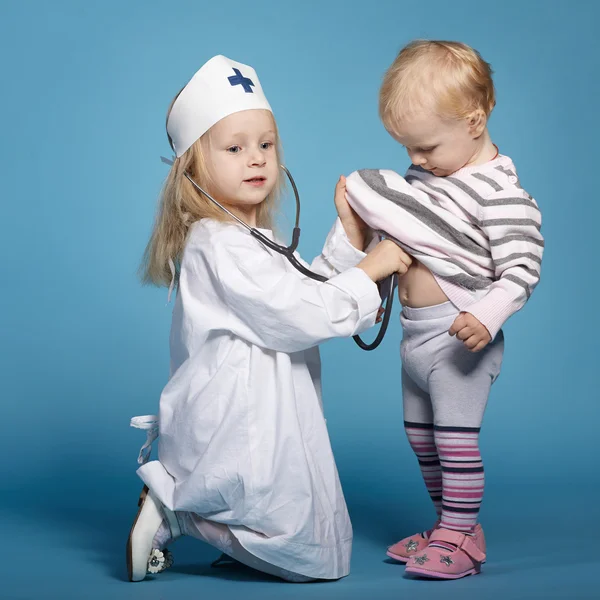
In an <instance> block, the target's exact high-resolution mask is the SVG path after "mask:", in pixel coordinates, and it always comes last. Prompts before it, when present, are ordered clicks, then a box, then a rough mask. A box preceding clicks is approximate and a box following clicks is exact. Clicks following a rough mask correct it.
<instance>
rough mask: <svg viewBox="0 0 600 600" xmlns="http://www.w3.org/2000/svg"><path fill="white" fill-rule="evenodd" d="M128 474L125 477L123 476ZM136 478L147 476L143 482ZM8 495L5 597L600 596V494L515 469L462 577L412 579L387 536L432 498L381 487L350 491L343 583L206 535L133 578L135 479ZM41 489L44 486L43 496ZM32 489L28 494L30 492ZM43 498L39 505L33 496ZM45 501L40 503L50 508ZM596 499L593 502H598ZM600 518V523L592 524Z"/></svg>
mask: <svg viewBox="0 0 600 600" xmlns="http://www.w3.org/2000/svg"><path fill="white" fill-rule="evenodd" d="M119 485H120V484H119ZM133 485H135V486H136V488H137V482H133ZM46 489H47V490H48V491H47V494H46V498H47V501H45V502H44V501H43V498H42V497H41V496H40V490H37V491H36V490H30V491H29V492H28V494H27V495H26V496H23V494H22V493H19V494H16V493H15V494H14V495H13V496H12V497H11V496H10V495H9V496H5V500H6V503H5V504H6V506H5V507H3V510H2V513H3V515H4V517H5V518H3V522H4V527H3V531H4V540H5V552H6V554H5V556H4V558H3V561H2V562H3V563H4V564H3V568H2V569H1V571H2V573H3V574H2V584H1V588H0V598H2V599H3V600H34V599H35V600H38V599H39V600H45V599H48V600H51V599H54V598H57V599H61V600H71V599H73V600H95V599H101V600H109V599H110V600H119V599H131V600H135V599H137V598H140V599H144V600H167V599H171V598H173V599H175V598H177V599H185V598H198V599H200V598H202V599H205V598H237V599H239V600H251V599H253V598H281V597H282V595H283V594H285V595H286V597H288V598H307V599H312V598H319V599H320V598H324V599H327V598H344V599H345V600H351V599H353V598H357V599H358V598H360V599H365V598H367V599H369V600H379V599H381V600H384V599H387V598H390V599H392V598H393V599H394V600H398V599H400V598H403V597H407V598H416V597H418V598H436V597H438V593H442V592H443V596H440V597H443V598H444V600H447V599H452V598H464V593H465V592H467V593H468V594H469V598H481V599H494V598H503V599H505V600H517V599H521V598H527V599H529V598H542V599H545V600H550V599H554V598H556V599H561V600H562V599H564V600H571V599H592V598H594V599H596V600H597V599H598V598H600V593H599V592H598V591H597V589H596V580H597V577H598V573H600V561H599V560H598V555H599V553H598V544H597V539H598V533H599V531H598V525H597V519H596V520H594V511H595V512H596V517H597V506H598V505H597V502H596V500H597V499H596V498H595V496H594V493H593V489H592V488H589V489H583V488H577V487H576V486H571V485H567V484H565V483H563V484H561V485H554V484H550V483H549V482H546V483H543V484H538V485H528V486H524V485H523V484H522V483H520V482H518V481H515V482H512V483H507V482H503V483H502V486H501V487H500V486H498V485H497V486H496V488H493V487H490V488H489V489H488V492H487V497H486V503H485V509H484V511H483V514H482V521H483V524H484V526H485V529H486V535H487V539H488V563H487V564H486V565H485V566H484V570H483V572H482V574H481V575H478V576H475V577H468V578H466V579H463V580H459V581H449V582H436V581H425V580H413V579H409V578H407V577H405V576H404V575H403V567H402V566H401V565H397V564H392V563H391V562H389V561H387V560H386V557H385V553H384V549H385V546H386V544H388V543H390V542H393V541H396V539H397V538H398V537H400V536H401V535H405V534H409V533H412V532H413V529H415V528H418V527H419V524H418V521H421V524H424V523H422V522H423V521H424V520H425V519H426V515H429V512H428V507H425V506H421V505H417V504H415V503H414V500H413V501H412V502H413V504H411V503H410V502H409V503H406V502H403V503H402V504H403V506H404V511H403V512H402V513H398V512H397V511H394V509H393V507H392V506H391V504H390V502H389V499H386V498H382V497H381V495H374V496H369V495H367V494H366V493H365V496H364V497H362V498H361V497H360V496H359V495H357V492H353V493H352V494H351V495H350V497H349V498H348V501H349V505H350V507H351V513H352V516H353V522H354V528H355V544H354V553H353V562H352V573H351V575H350V576H349V577H347V578H345V579H344V580H341V581H338V582H333V583H318V584H287V583H282V582H280V581H278V580H275V579H272V578H269V577H266V576H262V575H260V574H257V573H255V572H253V571H251V570H249V569H246V568H244V567H238V568H221V569H214V568H211V567H210V566H209V564H210V562H211V561H212V560H214V559H215V558H216V557H217V555H218V552H217V551H216V550H214V549H212V548H210V547H208V546H204V545H203V544H202V543H200V542H196V541H195V540H190V539H183V540H180V541H179V542H177V544H175V545H173V546H172V548H171V550H172V551H173V553H174V556H175V561H176V563H175V565H174V566H173V568H172V569H171V570H170V571H167V572H165V573H162V574H160V575H158V576H156V577H154V578H152V579H148V580H146V581H144V582H142V583H137V584H131V583H128V582H127V581H125V577H126V572H125V564H124V547H125V538H126V536H127V532H128V529H129V525H130V521H131V518H132V516H133V513H134V512H135V500H136V499H135V498H132V499H131V504H130V505H128V506H127V505H124V504H126V503H124V501H123V499H124V496H125V493H124V492H126V493H127V495H129V494H130V493H133V487H132V482H128V483H127V484H126V485H124V486H120V487H118V488H117V489H118V490H119V491H118V492H117V493H115V494H114V495H113V496H112V497H110V498H108V497H104V498H98V497H96V496H95V495H94V493H93V490H84V491H85V498H80V501H79V502H78V503H79V504H83V503H86V504H87V506H88V507H89V509H87V510H82V509H81V506H79V507H76V506H77V504H78V503H77V502H74V500H73V498H74V496H73V494H71V495H70V496H68V497H69V498H70V500H69V503H68V505H66V504H65V502H64V501H61V497H62V496H63V495H62V494H61V490H60V486H56V487H54V488H50V487H48V488H46ZM36 495H37V497H36ZM24 498H26V499H25V500H23V499H24ZM34 506H35V508H34ZM40 507H41V508H40ZM590 507H591V511H592V512H590ZM590 523H592V525H591V526H590Z"/></svg>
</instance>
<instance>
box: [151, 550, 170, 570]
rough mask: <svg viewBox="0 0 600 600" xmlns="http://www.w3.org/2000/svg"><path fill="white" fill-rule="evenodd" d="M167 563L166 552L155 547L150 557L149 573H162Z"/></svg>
mask: <svg viewBox="0 0 600 600" xmlns="http://www.w3.org/2000/svg"><path fill="white" fill-rule="evenodd" d="M167 552H168V550H167ZM169 554H170V553H169ZM171 562H172V559H171ZM165 563H166V558H165V553H164V552H163V551H162V550H159V549H158V548H153V549H152V552H150V556H149V557H148V573H160V572H161V571H164V570H165V569H166V566H165Z"/></svg>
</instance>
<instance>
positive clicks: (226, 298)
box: [138, 219, 381, 579]
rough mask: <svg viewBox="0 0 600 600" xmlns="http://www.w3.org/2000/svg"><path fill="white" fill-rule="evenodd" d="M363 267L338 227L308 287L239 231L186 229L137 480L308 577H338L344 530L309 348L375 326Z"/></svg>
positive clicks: (212, 225) (313, 351) (372, 293)
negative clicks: (154, 422) (167, 357)
mask: <svg viewBox="0 0 600 600" xmlns="http://www.w3.org/2000/svg"><path fill="white" fill-rule="evenodd" d="M263 233H266V234H268V235H272V234H271V233H270V232H266V231H265V230H263ZM364 256H365V255H364V254H363V253H362V252H359V251H358V250H356V249H355V248H354V247H353V246H352V245H351V244H350V242H349V241H348V238H347V237H346V235H345V233H344V230H343V227H342V225H341V222H340V221H339V219H338V220H337V222H336V224H335V225H334V227H333V229H332V230H331V232H330V233H329V236H328V238H327V241H326V243H325V246H324V249H323V252H322V254H321V255H320V256H319V257H317V258H316V259H315V261H314V262H313V263H312V266H311V268H312V269H313V270H315V271H317V272H319V273H321V274H322V275H325V276H326V277H332V278H331V279H330V280H329V281H328V282H326V283H319V282H316V281H313V280H311V279H308V278H306V277H305V276H303V275H301V274H300V273H299V272H298V271H296V270H295V269H294V268H293V267H292V266H291V265H290V264H289V262H288V261H287V260H286V259H285V258H284V257H283V256H281V255H279V254H277V253H276V252H273V251H271V250H267V249H266V248H265V247H264V246H263V245H262V244H260V243H259V242H258V241H257V240H256V239H254V238H253V237H252V236H251V235H250V234H249V233H248V232H247V231H246V230H244V229H243V228H241V227H240V226H239V225H236V224H233V223H220V222H216V221H213V220H209V219H203V220H202V221H199V222H197V223H195V224H194V225H193V226H192V229H191V232H190V235H189V240H188V242H187V245H186V249H185V252H184V255H183V260H182V264H181V276H180V280H179V292H178V294H177V300H176V303H175V308H174V311H173V322H172V329H171V378H170V380H169V382H168V384H167V385H166V387H165V389H164V391H163V393H162V395H161V398H160V412H159V431H160V437H159V459H158V460H157V461H151V462H149V463H147V464H145V465H143V466H142V467H141V468H139V469H138V474H139V476H140V477H141V479H142V480H143V481H144V482H145V483H146V484H147V485H148V487H149V488H150V489H151V490H152V491H153V492H154V493H155V494H156V496H157V497H158V498H159V499H160V501H161V502H163V503H164V504H165V506H167V507H168V508H170V509H171V510H177V511H191V512H195V513H197V514H198V515H200V516H202V517H204V518H206V519H209V520H212V521H215V522H219V523H224V524H226V525H228V526H229V528H230V529H231V531H232V533H233V534H234V535H235V536H236V538H237V539H238V540H239V542H240V544H241V545H242V546H243V547H244V548H245V549H246V550H248V551H249V552H250V553H252V554H254V555H255V556H257V557H258V558H260V559H262V560H264V561H267V562H269V563H271V564H273V565H275V566H278V567H281V568H283V569H287V570H289V571H292V572H294V573H299V574H301V575H305V576H307V577H314V578H324V579H337V578H339V577H343V576H345V575H347V574H348V573H349V567H350V555H351V548H352V527H351V524H350V519H349V517H348V512H347V509H346V504H345V501H344V496H343V494H342V489H341V486H340V481H339V477H338V473H337V469H336V465H335V462H334V458H333V453H332V450H331V445H330V441H329V436H328V433H327V429H326V425H325V419H324V417H323V412H322V404H321V383H320V360H319V350H318V348H317V346H318V344H320V343H321V342H324V341H325V340H328V339H330V338H334V337H344V336H351V335H354V334H357V333H360V332H361V331H363V330H365V329H367V328H369V327H371V326H372V325H373V324H374V323H375V319H376V316H377V310H378V308H379V306H380V303H381V300H380V297H379V294H378V290H377V286H376V285H375V284H374V283H373V282H372V281H371V280H370V279H369V277H368V276H367V275H366V274H365V273H364V272H363V271H362V270H361V269H358V268H353V267H355V265H356V264H357V263H358V262H359V261H360V260H361V259H362V258H363V257H364ZM340 272H341V274H340Z"/></svg>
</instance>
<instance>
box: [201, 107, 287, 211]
mask: <svg viewBox="0 0 600 600" xmlns="http://www.w3.org/2000/svg"><path fill="white" fill-rule="evenodd" d="M202 143H203V151H204V155H205V157H206V159H207V167H208V172H209V175H210V178H211V184H212V185H211V190H212V193H213V196H214V197H215V198H216V199H217V200H219V201H220V202H222V203H223V204H225V205H226V206H228V207H234V208H238V209H242V210H243V211H248V210H249V211H252V209H253V208H255V207H256V206H257V205H258V204H260V203H261V202H262V201H263V200H264V199H265V198H266V197H267V196H268V194H269V193H270V192H271V191H272V190H273V188H274V187H275V184H276V183H277V178H278V177H279V165H278V157H277V133H276V131H275V125H274V121H273V115H272V114H271V113H270V112H269V111H268V110H258V109H256V110H245V111H241V112H237V113H234V114H232V115H229V116H227V117H225V118H224V119H221V120H220V121H219V122H218V123H216V124H215V125H213V126H212V127H211V129H210V131H209V134H208V136H206V137H205V138H203V140H202Z"/></svg>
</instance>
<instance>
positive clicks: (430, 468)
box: [404, 421, 442, 518]
mask: <svg viewBox="0 0 600 600" xmlns="http://www.w3.org/2000/svg"><path fill="white" fill-rule="evenodd" d="M404 429H405V430H406V435H407V436H408V443H409V444H410V446H411V448H412V449H413V451H414V453H415V454H416V455H417V459H418V461H419V466H420V467H421V474H422V475H423V480H424V481H425V485H426V486H427V491H428V492H429V495H430V496H431V500H432V501H433V505H434V506H435V512H436V513H437V516H438V518H439V517H440V515H441V514H442V470H441V468H440V459H439V457H438V452H437V450H436V447H435V440H434V436H433V424H432V423H411V422H409V421H404Z"/></svg>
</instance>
